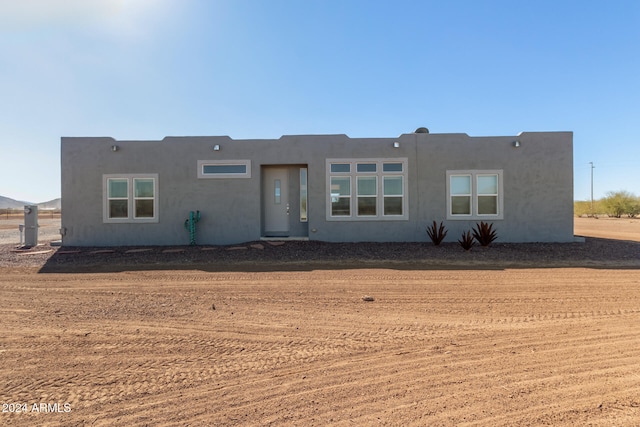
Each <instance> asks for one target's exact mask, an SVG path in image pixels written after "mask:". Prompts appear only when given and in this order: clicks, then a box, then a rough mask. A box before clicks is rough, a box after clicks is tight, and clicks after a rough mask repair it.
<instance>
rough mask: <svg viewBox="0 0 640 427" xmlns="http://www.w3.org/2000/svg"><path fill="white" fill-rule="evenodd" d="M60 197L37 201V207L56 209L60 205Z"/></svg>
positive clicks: (58, 208)
mask: <svg viewBox="0 0 640 427" xmlns="http://www.w3.org/2000/svg"><path fill="white" fill-rule="evenodd" d="M61 201H62V199H61V198H60V197H58V198H57V199H53V200H49V201H48V202H42V203H38V209H57V210H60V208H61V207H62V203H61Z"/></svg>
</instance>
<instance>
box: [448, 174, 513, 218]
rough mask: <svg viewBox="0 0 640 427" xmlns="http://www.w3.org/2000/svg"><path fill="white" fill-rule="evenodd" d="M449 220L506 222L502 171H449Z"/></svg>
mask: <svg viewBox="0 0 640 427" xmlns="http://www.w3.org/2000/svg"><path fill="white" fill-rule="evenodd" d="M447 197H448V203H447V205H448V207H447V219H484V218H490V219H503V216H504V214H503V191H502V170H491V171H447Z"/></svg>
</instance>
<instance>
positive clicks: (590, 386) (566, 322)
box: [0, 269, 640, 426]
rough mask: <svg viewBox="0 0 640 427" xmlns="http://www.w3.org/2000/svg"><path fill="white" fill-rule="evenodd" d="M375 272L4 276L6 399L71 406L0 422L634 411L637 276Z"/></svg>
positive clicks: (473, 420)
mask: <svg viewBox="0 0 640 427" xmlns="http://www.w3.org/2000/svg"><path fill="white" fill-rule="evenodd" d="M325 273H326V274H325ZM378 273H379V272H378V271H375V272H374V273H371V271H359V270H354V271H340V272H304V273H300V272H293V273H287V272H278V273H265V274H244V273H242V274H239V275H237V276H235V275H234V274H227V273H225V274H222V275H220V274H217V273H202V274H201V273H193V274H192V273H188V272H187V273H186V277H187V278H188V279H189V280H188V281H180V282H179V283H175V282H172V280H178V278H179V277H181V275H180V274H177V273H172V274H170V275H169V276H164V275H163V274H164V273H162V272H145V273H144V274H143V275H142V278H141V277H137V275H136V274H120V273H117V274H114V275H113V276H117V278H118V281H116V282H117V283H116V284H115V286H113V287H112V286H111V282H110V281H109V278H110V277H111V276H112V275H108V274H107V275H73V277H70V280H68V281H66V282H65V285H64V286H68V287H63V286H61V282H60V281H59V280H58V279H59V277H57V276H56V277H55V279H56V280H54V281H52V282H48V279H47V277H48V276H49V275H34V276H33V277H29V279H28V280H29V284H28V285H27V286H20V281H19V279H18V278H17V277H13V278H7V277H5V278H0V286H2V289H3V290H5V289H8V287H5V284H8V285H9V287H10V286H15V285H16V284H17V285H18V286H17V287H19V288H21V289H19V290H15V289H13V288H12V291H11V292H9V293H7V294H6V295H7V298H5V299H4V300H3V301H0V312H1V313H3V314H4V313H8V314H9V315H8V316H7V319H6V321H7V322H5V323H6V328H5V331H3V332H2V333H0V351H2V350H5V351H2V352H0V357H1V358H2V360H3V362H4V365H3V368H1V369H0V374H1V375H2V376H3V378H4V382H3V386H2V390H1V391H0V395H1V396H2V397H3V398H5V397H8V398H11V399H23V400H28V401H33V400H38V399H45V400H49V401H54V400H55V401H58V400H60V401H68V402H71V404H72V407H73V408H74V410H73V411H72V413H71V414H70V415H67V416H66V418H55V419H54V418H43V417H42V416H39V417H37V418H31V417H29V418H27V417H23V418H19V417H3V418H1V419H0V421H2V423H3V424H5V425H21V424H23V423H24V421H25V420H28V421H29V422H31V421H34V420H37V424H41V421H44V424H46V422H48V421H47V420H52V421H51V423H52V424H71V425H72V424H80V423H85V424H92V423H93V424H94V425H145V424H153V425H175V424H190V425H256V424H259V425H268V424H270V423H271V424H274V425H282V424H299V425H302V424H304V425H311V426H313V425H317V426H319V425H327V424H332V425H370V424H374V423H375V424H378V423H385V422H386V423H388V424H402V425H409V426H410V425H465V424H466V425H487V424H491V425H514V424H517V425H536V424H541V423H548V424H554V425H575V424H584V423H586V422H592V423H596V424H598V423H600V424H612V423H617V424H625V421H627V424H628V421H630V420H633V419H636V418H634V417H639V416H640V413H639V412H638V406H639V404H640V402H639V401H638V400H639V399H638V398H637V396H640V377H638V375H637V373H636V371H637V364H638V361H639V360H640V345H639V344H640V339H639V338H638V337H637V328H636V327H635V325H636V324H638V321H639V320H640V295H638V292H637V279H638V275H637V272H635V271H621V270H612V271H604V272H601V271H590V270H580V269H578V270H575V269H571V270H567V271H565V270H559V271H550V270H536V271H535V272H531V271H529V272H526V271H520V270H517V271H499V272H491V273H482V274H481V275H476V274H474V273H475V272H470V271H463V272H451V271H447V272H438V271H435V272H431V271H418V272H404V271H403V272H402V274H399V275H395V274H393V272H388V271H381V272H380V275H378ZM83 277H84V278H83ZM133 277H136V279H135V280H129V279H130V278H133ZM234 277H235V279H234ZM399 277H401V279H399ZM604 277H606V282H605V284H604V285H603V284H602V280H603V278H604ZM365 278H366V280H365ZM383 278H387V279H384V280H383ZM391 278H393V280H392V279H391ZM527 278H528V279H527ZM391 280H392V281H391ZM478 280H483V281H486V282H483V283H480V284H479V282H478ZM389 281H391V282H389ZM527 281H528V282H527ZM525 282H527V283H528V284H527V283H525ZM606 283H615V286H609V285H606ZM47 289H55V290H56V291H55V293H53V294H49V295H48V294H47V292H46V290H47ZM365 294H373V295H374V296H375V298H376V300H375V302H372V303H365V302H363V301H362V300H361V296H362V295H365ZM163 304H164V306H163ZM212 304H215V310H213V309H212ZM56 310H59V311H58V312H56ZM25 324H26V325H28V328H26V329H25V327H24V325H25ZM52 355H55V358H52ZM60 420H63V422H58V421H60ZM81 420H82V421H81ZM5 421H7V422H6V423H5ZM32 424H33V423H32Z"/></svg>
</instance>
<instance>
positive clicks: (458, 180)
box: [451, 175, 471, 194]
mask: <svg viewBox="0 0 640 427" xmlns="http://www.w3.org/2000/svg"><path fill="white" fill-rule="evenodd" d="M451 194H471V177H470V176H468V175H462V176H451Z"/></svg>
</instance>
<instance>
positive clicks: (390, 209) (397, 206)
mask: <svg viewBox="0 0 640 427" xmlns="http://www.w3.org/2000/svg"><path fill="white" fill-rule="evenodd" d="M384 214H385V215H402V197H385V198H384Z"/></svg>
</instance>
